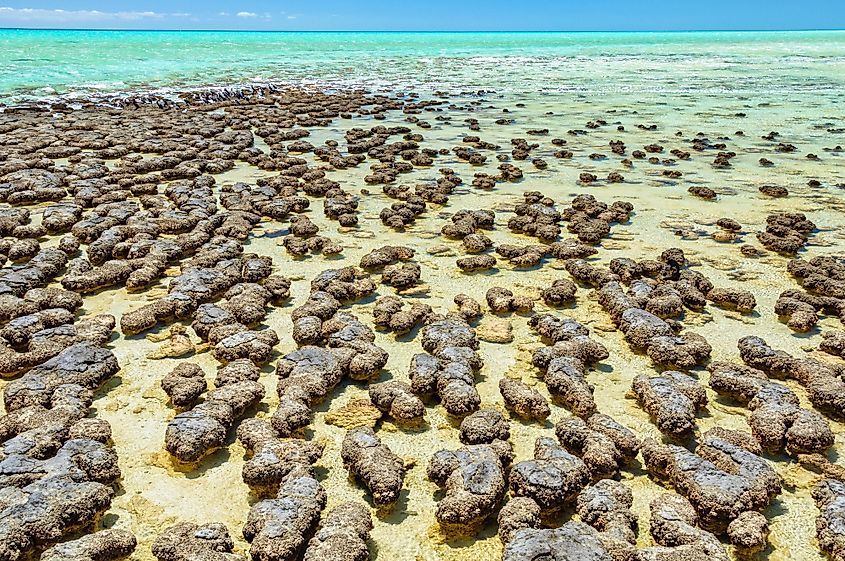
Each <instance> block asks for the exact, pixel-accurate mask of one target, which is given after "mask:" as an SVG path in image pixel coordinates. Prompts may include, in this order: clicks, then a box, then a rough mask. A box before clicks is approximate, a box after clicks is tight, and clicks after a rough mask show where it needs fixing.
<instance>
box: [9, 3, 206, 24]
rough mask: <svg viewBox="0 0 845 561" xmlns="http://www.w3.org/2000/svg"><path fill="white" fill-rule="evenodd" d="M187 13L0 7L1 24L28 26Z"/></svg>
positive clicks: (131, 19)
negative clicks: (22, 24) (23, 24)
mask: <svg viewBox="0 0 845 561" xmlns="http://www.w3.org/2000/svg"><path fill="white" fill-rule="evenodd" d="M190 15H191V14H187V13H161V12H150V11H146V12H136V11H121V12H104V11H100V10H62V9H55V10H51V9H45V8H10V7H8V6H0V22H14V23H28V24H60V25H67V24H85V23H92V24H96V23H107V22H121V21H122V22H131V21H143V20H151V19H162V18H166V17H180V18H184V17H189V16H190Z"/></svg>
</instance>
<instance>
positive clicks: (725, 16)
mask: <svg viewBox="0 0 845 561" xmlns="http://www.w3.org/2000/svg"><path fill="white" fill-rule="evenodd" d="M0 27H38V28H43V27H48V28H109V29H111V28H117V29H244V30H246V29H258V30H291V31H300V30H434V31H437V30H446V31H449V30H468V31H476V30H515V31H523V30H524V31H531V30H554V31H557V30H565V31H570V30H571V31H592V30H600V31H605V30H607V31H616V30H622V31H632V30H700V29H843V28H845V0H801V1H795V0H768V1H762V0H732V1H727V0H693V1H690V0H686V1H685V0H676V1H674V2H672V1H671V0H662V1H660V2H658V1H653V0H639V1H638V0H557V1H555V0H546V1H534V2H529V1H521V2H520V1H513V0H510V1H505V0H448V1H447V0H422V1H421V2H418V3H417V2H408V1H405V0H357V1H356V0H319V1H315V0H308V1H303V0H280V1H270V0H245V1H240V0H228V1H224V0H204V1H203V2H196V1H187V0H152V1H150V0H136V1H134V2H129V1H122V0H61V1H49V0H43V1H39V0H0Z"/></svg>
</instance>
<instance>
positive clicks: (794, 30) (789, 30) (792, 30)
mask: <svg viewBox="0 0 845 561" xmlns="http://www.w3.org/2000/svg"><path fill="white" fill-rule="evenodd" d="M0 31H108V32H113V31H124V32H142V33H146V32H159V33H168V32H171V33H172V32H177V33H800V32H813V31H816V32H818V31H845V27H821V28H809V27H808V28H784V29H570V30H567V29H545V30H544V29H215V28H208V29H181V28H120V27H3V26H0Z"/></svg>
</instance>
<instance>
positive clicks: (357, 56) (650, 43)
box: [0, 29, 845, 103]
mask: <svg viewBox="0 0 845 561" xmlns="http://www.w3.org/2000/svg"><path fill="white" fill-rule="evenodd" d="M248 82H318V83H325V82H330V83H343V84H348V83H355V84H358V83H363V84H367V85H370V86H378V85H385V86H396V85H402V86H413V87H428V88H432V89H436V88H438V87H443V88H467V89H496V90H497V91H502V90H505V91H511V92H521V93H528V92H540V93H542V92H578V93H634V94H638V93H652V94H660V93H681V94H682V93H700V94H721V93H726V92H727V93H732V94H737V95H750V94H760V95H771V94H774V93H777V94H779V95H789V94H793V93H803V92H837V91H842V89H843V88H844V87H845V32H842V31H803V32H695V33H376V32H374V33H357V32H356V33H268V32H164V31H58V30H47V31H43V30H15V29H6V30H0V101H2V102H5V103H14V102H18V101H22V100H26V99H32V98H34V97H35V98H38V97H45V96H51V95H56V94H71V95H87V94H92V93H99V94H103V93H114V92H122V91H126V90H138V89H160V88H185V87H193V86H208V85H232V84H241V83H248Z"/></svg>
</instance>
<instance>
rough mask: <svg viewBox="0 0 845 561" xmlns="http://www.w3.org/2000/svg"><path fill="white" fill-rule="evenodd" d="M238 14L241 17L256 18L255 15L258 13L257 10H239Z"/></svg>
mask: <svg viewBox="0 0 845 561" xmlns="http://www.w3.org/2000/svg"><path fill="white" fill-rule="evenodd" d="M236 15H237V16H238V17H239V18H254V17H256V16H257V15H258V14H256V13H255V12H238V13H237V14H236Z"/></svg>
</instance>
